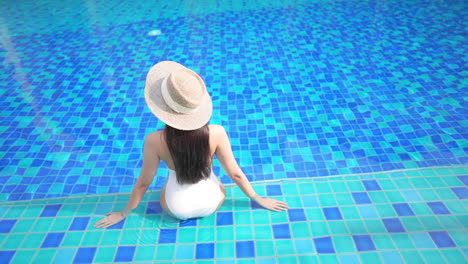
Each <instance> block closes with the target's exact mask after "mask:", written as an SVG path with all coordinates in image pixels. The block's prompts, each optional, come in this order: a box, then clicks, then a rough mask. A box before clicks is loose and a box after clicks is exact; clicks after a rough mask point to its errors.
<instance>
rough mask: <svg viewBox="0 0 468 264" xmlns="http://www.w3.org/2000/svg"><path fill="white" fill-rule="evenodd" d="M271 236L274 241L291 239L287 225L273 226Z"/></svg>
mask: <svg viewBox="0 0 468 264" xmlns="http://www.w3.org/2000/svg"><path fill="white" fill-rule="evenodd" d="M272 228H273V236H274V238H275V239H282V238H291V234H290V231H289V225H288V224H278V225H273V227H272Z"/></svg>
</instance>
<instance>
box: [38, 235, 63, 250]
mask: <svg viewBox="0 0 468 264" xmlns="http://www.w3.org/2000/svg"><path fill="white" fill-rule="evenodd" d="M64 235H65V233H48V234H47V236H46V238H45V239H44V242H42V245H41V248H55V247H58V246H60V243H62V239H63V237H64Z"/></svg>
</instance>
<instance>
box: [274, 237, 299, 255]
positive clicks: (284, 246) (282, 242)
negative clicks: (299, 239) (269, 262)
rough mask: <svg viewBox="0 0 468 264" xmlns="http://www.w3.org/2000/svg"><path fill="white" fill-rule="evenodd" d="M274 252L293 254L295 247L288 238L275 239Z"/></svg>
mask: <svg viewBox="0 0 468 264" xmlns="http://www.w3.org/2000/svg"><path fill="white" fill-rule="evenodd" d="M275 249H276V254H278V255H280V256H281V255H295V254H296V249H295V247H294V243H293V241H292V240H290V239H278V240H275Z"/></svg>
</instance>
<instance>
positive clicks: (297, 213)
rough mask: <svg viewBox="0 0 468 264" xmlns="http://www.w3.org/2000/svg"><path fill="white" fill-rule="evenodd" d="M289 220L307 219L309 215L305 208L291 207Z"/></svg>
mask: <svg viewBox="0 0 468 264" xmlns="http://www.w3.org/2000/svg"><path fill="white" fill-rule="evenodd" d="M288 216H289V221H291V222H295V221H306V220H307V217H306V215H305V213H304V209H289V210H288Z"/></svg>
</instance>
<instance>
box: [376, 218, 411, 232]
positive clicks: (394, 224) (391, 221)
mask: <svg viewBox="0 0 468 264" xmlns="http://www.w3.org/2000/svg"><path fill="white" fill-rule="evenodd" d="M382 221H383V223H384V225H385V228H386V229H387V230H388V232H390V233H399V232H405V231H406V230H405V228H404V227H403V225H402V224H401V222H400V220H399V219H398V218H385V219H382Z"/></svg>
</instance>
